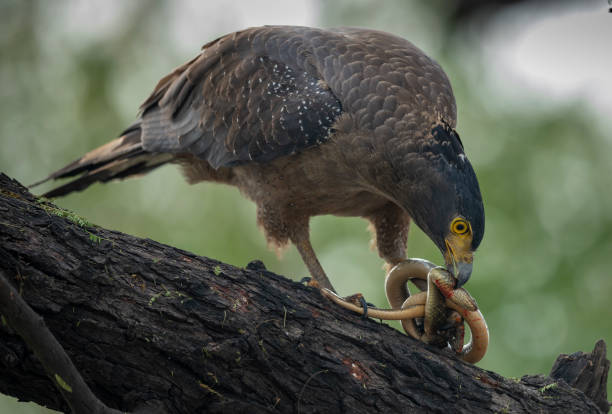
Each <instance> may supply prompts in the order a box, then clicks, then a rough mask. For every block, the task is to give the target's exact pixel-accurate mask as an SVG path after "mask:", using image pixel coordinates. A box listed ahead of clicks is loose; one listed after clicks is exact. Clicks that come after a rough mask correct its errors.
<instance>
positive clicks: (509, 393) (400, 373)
mask: <svg viewBox="0 0 612 414" xmlns="http://www.w3.org/2000/svg"><path fill="white" fill-rule="evenodd" d="M0 269H1V270H3V272H4V273H5V274H6V275H7V277H8V279H9V281H10V282H11V283H12V284H13V286H14V287H15V288H16V289H17V290H18V291H19V292H20V293H21V295H22V297H23V298H24V299H25V301H26V302H27V303H28V304H29V305H30V306H31V307H32V308H33V309H34V310H35V311H36V312H37V313H38V314H39V315H40V316H42V317H43V318H44V321H45V322H46V324H47V326H48V327H49V328H50V330H51V332H52V333H53V335H54V336H55V337H56V338H57V340H58V341H59V343H60V344H61V346H62V347H63V348H64V349H65V350H66V352H67V354H68V355H69V356H70V358H71V359H72V361H73V362H74V365H75V366H76V368H77V369H78V370H79V371H80V373H81V375H82V377H83V378H84V380H85V382H86V383H87V384H88V385H89V387H90V388H91V389H92V391H93V392H94V394H95V395H96V396H97V397H98V398H99V399H100V400H101V401H102V402H104V403H105V404H106V405H108V406H109V407H112V408H116V409H119V410H122V411H134V410H137V409H140V410H142V407H146V406H149V407H157V408H158V409H159V410H160V411H166V412H171V413H194V412H231V411H235V412H249V413H253V412H300V413H314V412H321V413H324V412H325V413H326V412H351V413H366V412H367V413H371V412H459V413H479V412H505V413H533V412H573V413H579V412H584V413H593V412H597V411H598V410H600V409H601V410H602V411H604V412H605V411H607V409H608V405H607V399H606V395H605V392H606V387H605V385H606V381H607V371H608V367H609V365H606V364H609V363H608V362H607V360H606V359H605V345H604V344H603V342H600V343H599V344H598V345H597V348H596V352H594V354H593V355H594V356H593V355H590V354H587V355H585V354H574V355H572V356H571V357H565V358H560V359H558V360H557V364H556V365H555V371H554V372H555V373H556V374H559V373H560V372H562V374H559V375H556V376H555V378H551V377H548V376H544V375H537V376H524V377H523V378H521V380H520V381H518V380H517V381H515V380H512V379H506V378H504V377H502V376H500V375H498V374H496V373H494V372H490V371H485V370H482V369H480V368H477V367H475V366H473V365H470V364H467V363H464V362H462V361H459V360H458V359H456V358H455V357H454V356H452V355H450V354H448V353H447V352H446V351H444V350H439V349H435V348H433V347H430V346H427V345H424V344H422V343H418V342H416V341H414V340H412V339H411V338H409V337H407V336H406V335H403V334H402V333H400V332H398V331H396V330H394V329H392V328H390V327H388V326H386V325H383V324H380V323H377V322H376V321H373V320H364V319H362V318H360V317H358V316H356V315H354V314H352V313H350V312H348V311H344V310H343V309H340V308H338V307H336V306H335V305H333V304H332V303H330V302H328V301H327V300H326V299H325V298H323V297H322V296H321V295H320V294H319V293H318V292H317V291H316V290H315V289H313V288H308V287H305V286H303V285H300V284H298V283H295V282H292V281H290V280H288V279H286V278H284V277H281V276H278V275H275V274H273V273H271V272H269V271H267V270H265V268H264V267H263V265H261V264H260V263H257V262H252V263H251V264H249V265H248V266H247V268H245V269H240V268H236V267H233V266H230V265H227V264H224V263H220V262H217V261H215V260H212V259H208V258H205V257H199V256H196V255H194V254H192V253H189V252H185V251H182V250H179V249H175V248H172V247H169V246H165V245H162V244H159V243H156V242H154V241H151V240H143V239H139V238H136V237H133V236H130V235H126V234H122V233H119V232H114V231H109V230H105V229H102V228H100V227H96V226H92V225H90V224H89V223H86V222H85V221H84V220H82V219H80V218H79V217H77V216H75V215H73V214H71V213H69V212H66V211H64V210H60V209H58V208H57V207H55V206H53V205H52V204H50V203H47V202H42V201H40V200H37V199H36V198H35V197H33V196H32V195H31V194H29V193H28V192H27V190H26V189H25V188H23V187H22V186H21V185H19V184H18V183H17V182H15V181H12V180H11V179H9V178H8V177H6V176H5V175H1V174H0ZM0 300H6V298H0ZM4 321H5V320H4V319H3V322H4ZM580 361H582V362H580ZM566 363H569V364H570V365H572V367H573V368H570V369H565V370H564V369H561V368H560V367H563V366H564V365H565V364H566ZM580 364H583V365H582V368H580V366H581V365H580ZM586 366H589V367H591V368H589V369H585V368H584V367H586ZM593 366H595V368H593ZM568 383H569V384H572V385H573V386H575V387H577V388H573V387H572V386H570V385H568ZM583 391H585V392H586V393H587V394H586V395H585V392H583ZM0 392H2V393H5V394H8V395H12V396H15V397H18V398H20V399H22V400H28V401H35V402H37V403H39V404H42V405H46V406H48V407H50V408H54V409H56V410H67V409H68V406H67V404H66V402H65V401H64V400H63V399H62V396H61V395H60V393H59V392H58V390H57V388H56V387H55V386H54V384H53V383H52V381H51V380H49V378H48V376H47V375H46V374H45V372H44V370H43V367H42V366H41V364H40V363H39V361H38V360H37V358H36V357H35V356H34V354H33V353H32V352H31V351H30V350H29V349H28V347H27V346H26V344H25V343H24V341H23V340H22V338H21V337H19V336H17V335H16V334H15V331H14V330H13V329H12V328H11V327H10V326H8V325H7V324H6V323H3V326H2V328H1V329H0ZM587 395H589V396H587ZM594 401H596V402H597V404H599V407H600V408H598V406H597V405H596V403H595V402H594Z"/></svg>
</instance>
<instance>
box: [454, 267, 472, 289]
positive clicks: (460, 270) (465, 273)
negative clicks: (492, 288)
mask: <svg viewBox="0 0 612 414" xmlns="http://www.w3.org/2000/svg"><path fill="white" fill-rule="evenodd" d="M455 270H456V271H457V273H456V274H455V277H456V278H457V285H456V286H455V289H459V288H460V287H461V286H463V285H464V284H465V283H466V282H467V281H468V280H470V276H472V264H471V263H465V262H460V263H457V264H456V267H455Z"/></svg>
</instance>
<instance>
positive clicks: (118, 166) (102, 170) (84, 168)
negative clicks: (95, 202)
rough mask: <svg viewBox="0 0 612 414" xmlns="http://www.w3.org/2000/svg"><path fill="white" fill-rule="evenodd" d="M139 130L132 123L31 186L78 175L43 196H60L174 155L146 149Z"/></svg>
mask: <svg viewBox="0 0 612 414" xmlns="http://www.w3.org/2000/svg"><path fill="white" fill-rule="evenodd" d="M140 134H141V129H140V125H139V124H135V125H133V126H131V127H130V128H128V129H127V130H126V131H125V132H124V133H123V134H122V135H121V136H120V137H119V138H117V139H115V140H113V141H111V142H109V143H107V144H105V145H102V146H101V147H99V148H96V149H94V150H93V151H90V152H88V153H87V154H85V155H84V156H82V157H81V158H79V159H77V160H75V161H73V162H71V163H70V164H68V165H67V166H65V167H63V168H61V169H59V170H57V171H55V172H53V173H52V174H50V175H49V176H48V177H47V178H45V179H44V180H41V181H39V182H37V183H34V184H32V185H31V186H30V187H34V186H37V185H39V184H42V183H44V182H47V181H49V180H55V179H59V178H68V177H74V176H77V175H80V176H79V177H77V178H75V179H73V180H71V181H69V182H67V183H66V184H63V185H61V186H59V187H56V188H54V189H52V190H50V191H47V192H46V193H44V194H43V197H48V198H52V197H60V196H63V195H66V194H69V193H72V192H74V191H81V190H84V189H85V188H87V187H89V186H90V185H91V184H93V183H95V182H107V181H110V180H113V179H123V178H127V177H130V176H135V175H142V174H145V173H147V172H149V171H151V170H153V169H155V168H157V167H159V166H161V165H163V164H165V163H167V162H169V161H171V160H172V159H173V158H174V156H173V155H172V154H167V153H166V154H164V153H150V152H146V151H145V150H144V149H143V148H142V142H141V140H140Z"/></svg>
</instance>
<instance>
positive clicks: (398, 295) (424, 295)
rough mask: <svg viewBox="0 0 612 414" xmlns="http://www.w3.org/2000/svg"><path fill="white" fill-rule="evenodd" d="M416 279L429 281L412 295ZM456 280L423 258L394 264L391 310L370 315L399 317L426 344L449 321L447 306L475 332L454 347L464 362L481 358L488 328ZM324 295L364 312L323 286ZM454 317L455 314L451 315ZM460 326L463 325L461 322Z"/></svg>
mask: <svg viewBox="0 0 612 414" xmlns="http://www.w3.org/2000/svg"><path fill="white" fill-rule="evenodd" d="M409 280H414V281H416V282H417V283H415V284H417V286H419V287H420V288H424V287H425V286H424V285H423V283H419V282H421V281H426V282H427V285H426V287H427V291H423V292H419V293H417V294H415V295H412V296H411V295H410V292H409V291H408V288H407V285H406V283H407V282H408V281H409ZM454 285H455V280H454V278H453V277H452V276H451V275H450V273H449V272H448V271H447V270H446V269H444V268H441V267H436V266H435V265H434V264H433V263H431V262H429V261H427V260H422V259H408V260H405V261H403V262H401V263H399V264H397V265H396V266H394V267H393V268H392V269H391V270H390V271H389V273H388V274H387V278H386V280H385V291H386V294H387V300H388V301H389V304H390V305H391V307H392V309H377V308H368V316H370V317H372V318H376V319H384V320H400V321H402V327H403V328H404V330H405V331H406V333H408V334H409V335H410V336H412V337H413V338H415V339H418V340H420V341H423V342H427V343H434V342H436V341H438V340H439V338H440V335H439V334H438V332H437V327H439V326H442V325H444V324H446V323H447V321H448V318H449V315H448V312H447V308H450V309H452V310H454V311H456V312H457V313H458V314H459V315H461V317H462V318H463V319H464V320H465V322H467V324H468V326H469V327H470V331H471V333H472V339H471V341H470V342H469V343H468V344H467V345H465V346H463V347H462V346H461V345H462V342H463V336H462V335H461V336H460V342H461V344H459V345H458V346H456V345H455V346H452V347H453V348H454V349H455V350H456V351H458V352H457V353H458V355H459V357H460V358H461V359H463V360H464V361H467V362H470V363H476V362H478V361H480V360H481V359H482V358H483V357H484V355H485V353H486V351H487V347H488V345H489V329H488V327H487V324H486V322H485V319H484V317H483V316H482V313H481V312H480V310H478V307H477V306H476V302H475V301H474V299H473V298H472V297H471V296H470V294H469V293H468V292H467V291H466V290H465V289H454ZM322 293H323V295H325V296H326V297H328V298H329V299H331V300H332V301H333V302H335V303H337V304H338V305H340V306H342V307H343V308H346V309H349V310H351V311H353V312H356V313H359V314H363V313H364V309H363V308H362V307H361V306H358V305H356V304H354V303H351V302H348V301H346V300H345V299H344V298H342V297H340V296H338V295H336V294H335V293H333V292H331V291H329V290H327V289H322ZM450 317H451V318H453V317H454V315H452V314H451V316H450ZM415 318H424V332H423V334H420V333H419V332H418V330H417V328H416V326H415V323H414V319H415ZM460 325H461V328H462V327H463V324H462V323H460Z"/></svg>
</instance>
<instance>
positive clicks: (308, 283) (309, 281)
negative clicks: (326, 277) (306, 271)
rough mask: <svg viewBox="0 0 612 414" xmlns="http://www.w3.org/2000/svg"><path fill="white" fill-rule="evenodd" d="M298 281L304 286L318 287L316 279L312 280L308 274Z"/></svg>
mask: <svg viewBox="0 0 612 414" xmlns="http://www.w3.org/2000/svg"><path fill="white" fill-rule="evenodd" d="M300 283H305V284H306V286H310V287H313V288H317V289H319V288H320V286H319V283H318V282H317V281H316V280H314V279H313V278H311V277H309V276H306V277H303V278H302V279H301V280H300Z"/></svg>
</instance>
